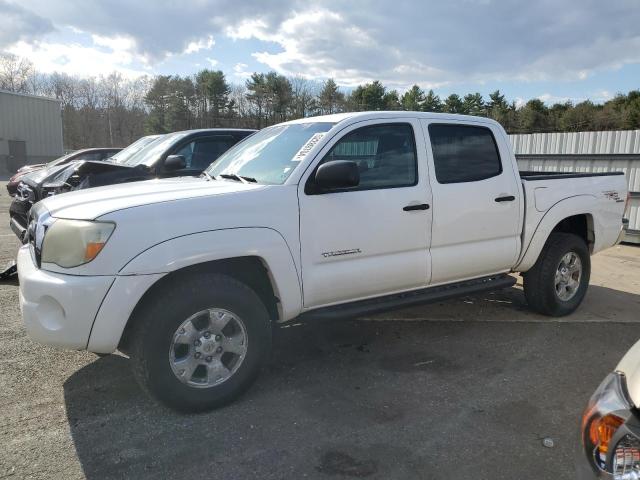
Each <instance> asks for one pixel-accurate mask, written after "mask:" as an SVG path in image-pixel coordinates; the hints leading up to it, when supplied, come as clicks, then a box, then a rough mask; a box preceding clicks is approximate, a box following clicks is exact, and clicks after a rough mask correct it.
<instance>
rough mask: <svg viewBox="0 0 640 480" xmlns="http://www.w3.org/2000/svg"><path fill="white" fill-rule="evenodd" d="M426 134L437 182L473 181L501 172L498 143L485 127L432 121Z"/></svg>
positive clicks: (494, 175)
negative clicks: (429, 143) (431, 152)
mask: <svg viewBox="0 0 640 480" xmlns="http://www.w3.org/2000/svg"><path fill="white" fill-rule="evenodd" d="M429 137H430V141H431V149H432V151H433V163H434V168H435V175H436V180H437V181H438V183H441V184H447V183H463V182H477V181H481V180H486V179H488V178H492V177H496V176H498V175H500V174H501V173H502V161H501V159H500V153H499V151H498V145H497V143H496V141H495V138H494V136H493V133H492V132H491V130H490V129H489V128H487V127H481V126H474V125H459V124H438V123H432V124H430V125H429Z"/></svg>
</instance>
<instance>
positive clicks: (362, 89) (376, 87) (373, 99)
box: [349, 80, 389, 111]
mask: <svg viewBox="0 0 640 480" xmlns="http://www.w3.org/2000/svg"><path fill="white" fill-rule="evenodd" d="M385 93H386V89H385V88H384V86H383V85H382V84H381V83H380V82H379V81H378V80H374V81H373V82H371V83H367V84H366V85H359V86H357V87H356V88H355V90H354V91H353V92H351V96H350V98H349V103H350V104H351V106H352V108H353V109H354V110H356V111H363V110H385V108H386V105H387V101H388V100H389V98H387V99H385Z"/></svg>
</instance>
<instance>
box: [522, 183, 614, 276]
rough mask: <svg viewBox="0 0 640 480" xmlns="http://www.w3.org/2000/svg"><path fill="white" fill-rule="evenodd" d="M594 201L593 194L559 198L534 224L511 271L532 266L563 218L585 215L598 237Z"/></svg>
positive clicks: (527, 268)
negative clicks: (529, 237)
mask: <svg viewBox="0 0 640 480" xmlns="http://www.w3.org/2000/svg"><path fill="white" fill-rule="evenodd" d="M596 201H597V199H596V197H595V196H593V195H577V196H575V197H570V198H566V199H564V200H561V201H559V202H558V203H556V204H555V205H553V206H552V207H551V208H550V209H549V210H547V212H546V213H545V214H544V215H543V217H542V219H541V220H540V222H539V223H538V225H537V226H536V228H535V230H534V232H533V235H532V236H531V240H530V241H529V243H528V245H527V246H526V247H524V248H523V252H524V253H523V255H521V257H520V259H519V260H518V262H517V264H516V266H515V267H513V271H516V272H526V271H527V270H529V269H530V268H531V267H533V265H534V264H535V263H536V261H537V260H538V257H539V256H540V252H542V249H543V248H544V245H545V243H547V239H548V238H549V235H551V232H552V231H553V229H554V228H555V227H556V226H557V225H558V224H559V223H560V222H561V221H562V220H564V219H565V218H568V217H573V216H575V215H587V216H588V217H590V218H591V219H592V221H593V233H594V236H595V238H596V239H598V238H599V236H600V235H599V233H600V232H601V231H602V230H601V229H602V226H601V225H600V224H599V223H598V222H597V219H596V217H595V216H594V215H593V211H594V208H595V206H596ZM523 245H524V244H523Z"/></svg>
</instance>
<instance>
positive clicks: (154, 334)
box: [131, 273, 271, 412]
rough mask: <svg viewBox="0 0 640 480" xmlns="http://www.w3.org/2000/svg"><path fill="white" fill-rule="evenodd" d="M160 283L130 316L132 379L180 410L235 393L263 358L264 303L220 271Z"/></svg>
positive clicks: (214, 403)
mask: <svg viewBox="0 0 640 480" xmlns="http://www.w3.org/2000/svg"><path fill="white" fill-rule="evenodd" d="M166 287H167V288H163V289H161V291H159V292H156V293H155V295H154V297H153V298H152V299H150V300H151V301H147V302H145V306H144V307H142V308H141V309H140V311H139V312H136V315H135V317H134V318H133V319H132V320H133V321H134V322H135V323H134V329H133V332H132V334H133V339H132V348H131V361H132V365H133V372H134V375H135V377H136V379H137V380H138V382H139V383H140V385H141V386H142V387H143V388H144V389H145V390H146V391H148V392H149V393H151V395H152V396H153V397H155V398H157V399H159V400H160V401H161V402H163V403H165V404H166V405H168V406H170V407H172V408H174V409H176V410H181V411H185V412H196V411H203V410H208V409H211V408H215V407H218V406H221V405H224V404H226V403H228V402H230V401H232V400H234V399H235V398H236V397H238V396H239V395H240V394H241V393H242V392H244V391H245V390H246V389H247V388H248V387H249V386H250V385H251V383H252V382H253V380H254V379H255V378H256V376H257V375H258V373H259V371H260V369H261V368H262V366H263V365H264V364H265V363H266V361H267V360H268V356H269V352H270V347H271V323H270V318H269V315H268V313H267V309H266V308H265V306H264V304H263V303H262V302H261V300H260V298H259V297H258V295H257V294H256V293H255V292H254V291H253V290H251V289H250V288H249V287H247V286H246V285H244V284H243V283H241V282H239V281H237V280H235V279H234V278H231V277H228V276H225V275H219V274H206V273H205V274H194V275H193V276H190V277H186V278H185V277H178V278H176V279H175V280H174V281H173V282H172V283H171V284H170V285H167V286H166Z"/></svg>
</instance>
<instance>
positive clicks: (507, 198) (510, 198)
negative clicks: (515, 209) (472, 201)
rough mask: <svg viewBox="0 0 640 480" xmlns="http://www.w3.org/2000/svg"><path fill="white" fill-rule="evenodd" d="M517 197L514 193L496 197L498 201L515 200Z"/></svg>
mask: <svg viewBox="0 0 640 480" xmlns="http://www.w3.org/2000/svg"><path fill="white" fill-rule="evenodd" d="M515 199H516V197H514V196H513V195H507V196H504V197H498V198H496V199H495V200H496V202H513V201H514V200H515Z"/></svg>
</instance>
